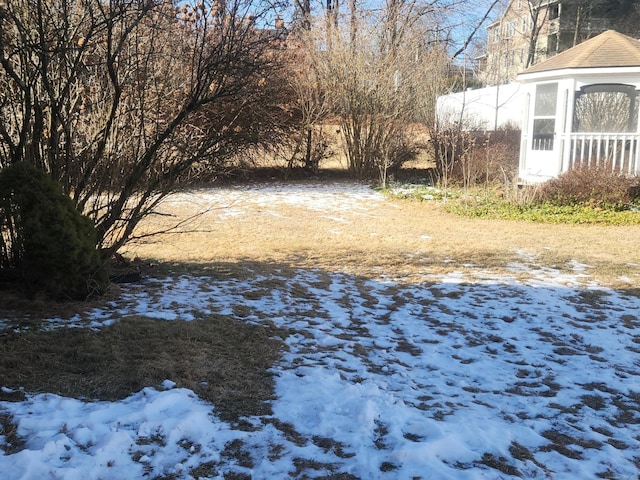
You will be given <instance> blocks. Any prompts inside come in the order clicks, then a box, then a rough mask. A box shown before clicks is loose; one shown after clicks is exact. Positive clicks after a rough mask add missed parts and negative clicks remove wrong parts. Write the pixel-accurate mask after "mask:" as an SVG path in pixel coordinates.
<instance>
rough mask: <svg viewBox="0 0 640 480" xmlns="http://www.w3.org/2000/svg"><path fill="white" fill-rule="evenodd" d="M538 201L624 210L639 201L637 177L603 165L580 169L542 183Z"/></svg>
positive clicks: (639, 183)
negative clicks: (617, 171)
mask: <svg viewBox="0 0 640 480" xmlns="http://www.w3.org/2000/svg"><path fill="white" fill-rule="evenodd" d="M538 199H539V201H540V202H541V203H550V204H552V205H558V206H569V205H585V206H590V207H595V208H603V209H611V210H624V209H627V208H628V207H629V206H630V205H632V204H634V203H637V202H638V200H640V178H639V177H628V176H625V175H622V174H619V173H616V172H614V171H613V170H612V169H611V168H610V167H609V166H607V165H602V166H600V167H592V168H588V167H580V168H576V169H574V170H569V171H568V172H566V173H563V174H562V175H560V176H559V177H558V178H556V179H553V180H549V181H548V182H546V183H544V184H543V185H542V186H541V189H540V192H539V197H538Z"/></svg>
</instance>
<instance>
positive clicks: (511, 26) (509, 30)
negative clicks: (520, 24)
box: [504, 20, 517, 38]
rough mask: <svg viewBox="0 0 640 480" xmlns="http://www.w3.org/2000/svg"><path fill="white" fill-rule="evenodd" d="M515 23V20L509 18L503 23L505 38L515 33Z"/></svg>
mask: <svg viewBox="0 0 640 480" xmlns="http://www.w3.org/2000/svg"><path fill="white" fill-rule="evenodd" d="M516 25H517V22H516V21H515V20H511V21H510V22H507V23H506V24H505V25H504V36H505V38H511V37H513V35H514V34H515V33H516Z"/></svg>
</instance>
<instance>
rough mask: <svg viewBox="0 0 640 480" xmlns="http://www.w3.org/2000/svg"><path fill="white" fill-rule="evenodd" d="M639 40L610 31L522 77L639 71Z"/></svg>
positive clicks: (560, 54) (530, 69) (529, 71)
mask: <svg viewBox="0 0 640 480" xmlns="http://www.w3.org/2000/svg"><path fill="white" fill-rule="evenodd" d="M639 66H640V40H636V39H635V38H631V37H628V36H626V35H623V34H622V33H618V32H616V31H615V30H607V31H606V32H603V33H601V34H600V35H598V36H596V37H593V38H591V39H589V40H587V41H585V42H583V43H581V44H579V45H576V46H575V47H573V48H570V49H569V50H565V51H564V52H562V53H559V54H557V55H555V56H553V57H551V58H549V59H547V60H545V61H543V62H540V63H537V64H535V65H533V66H531V67H529V68H527V69H526V70H524V71H523V72H520V74H527V73H538V72H548V71H550V70H562V69H565V68H605V67H639Z"/></svg>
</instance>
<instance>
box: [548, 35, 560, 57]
mask: <svg viewBox="0 0 640 480" xmlns="http://www.w3.org/2000/svg"><path fill="white" fill-rule="evenodd" d="M557 52H558V34H557V33H554V34H552V35H549V36H548V37H547V55H554V54H555V53H557Z"/></svg>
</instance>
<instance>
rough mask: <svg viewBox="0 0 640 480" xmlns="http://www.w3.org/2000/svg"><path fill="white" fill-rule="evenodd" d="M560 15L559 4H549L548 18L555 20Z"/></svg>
mask: <svg viewBox="0 0 640 480" xmlns="http://www.w3.org/2000/svg"><path fill="white" fill-rule="evenodd" d="M559 16H560V5H558V4H557V3H554V4H553V5H549V20H555V19H556V18H558V17H559Z"/></svg>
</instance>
